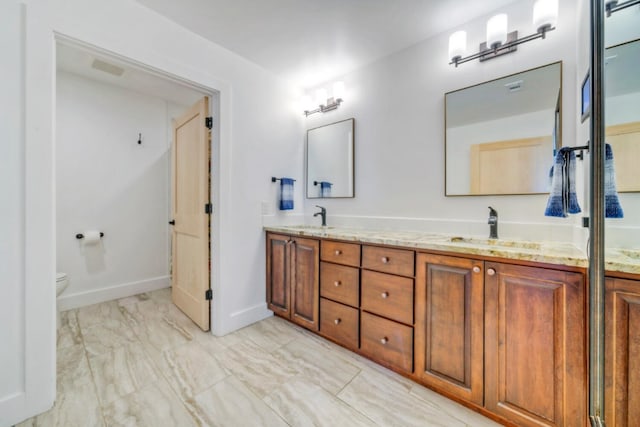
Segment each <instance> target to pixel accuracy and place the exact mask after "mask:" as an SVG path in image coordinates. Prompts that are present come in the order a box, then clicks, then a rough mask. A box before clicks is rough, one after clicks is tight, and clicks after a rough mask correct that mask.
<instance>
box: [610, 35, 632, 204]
mask: <svg viewBox="0 0 640 427" xmlns="http://www.w3.org/2000/svg"><path fill="white" fill-rule="evenodd" d="M604 56H605V72H604V93H605V96H606V98H605V108H604V111H605V139H606V142H608V143H609V144H610V145H611V150H612V152H613V157H614V159H615V171H616V184H617V188H618V192H640V178H639V175H638V165H637V163H638V159H640V75H638V69H640V40H635V41H632V42H628V43H624V44H621V45H618V46H613V47H609V48H607V49H605V55H604Z"/></svg>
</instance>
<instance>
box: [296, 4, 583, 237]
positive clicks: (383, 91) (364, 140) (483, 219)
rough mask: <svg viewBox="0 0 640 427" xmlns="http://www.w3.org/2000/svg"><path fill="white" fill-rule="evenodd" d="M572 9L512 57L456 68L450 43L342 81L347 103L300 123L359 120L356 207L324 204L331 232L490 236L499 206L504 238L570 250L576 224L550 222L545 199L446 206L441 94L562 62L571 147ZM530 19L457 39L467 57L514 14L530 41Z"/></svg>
mask: <svg viewBox="0 0 640 427" xmlns="http://www.w3.org/2000/svg"><path fill="white" fill-rule="evenodd" d="M576 3H577V2H576V1H562V2H560V11H559V22H558V25H557V30H555V31H553V32H551V33H549V34H548V35H547V38H546V39H545V40H536V41H533V42H531V43H526V44H524V45H520V46H518V51H517V52H516V53H514V54H510V55H506V56H504V57H500V58H497V59H493V60H490V61H487V62H482V63H480V62H478V61H472V62H469V63H465V64H462V65H460V66H459V67H458V68H455V67H453V66H452V65H449V64H448V60H447V50H448V38H449V35H450V33H446V34H440V35H438V36H436V37H434V38H431V39H428V40H426V41H424V42H422V43H419V44H417V45H415V46H413V47H410V48H408V49H406V50H404V51H401V52H398V53H396V54H393V55H391V56H388V57H386V58H383V59H381V60H379V61H377V62H375V63H372V64H370V65H368V66H366V67H364V68H362V69H360V70H357V71H355V72H353V73H351V74H348V75H346V76H344V78H343V80H344V81H345V84H346V88H347V93H346V95H345V102H344V103H343V104H342V105H341V106H340V108H339V109H337V110H335V111H332V112H329V113H326V114H324V115H319V114H314V115H312V116H309V117H308V118H307V119H306V120H305V123H304V125H305V127H307V128H313V127H316V126H319V125H322V124H325V123H331V122H335V121H338V120H342V119H344V118H348V117H355V118H356V131H355V135H356V141H355V144H356V149H355V152H356V155H355V159H356V188H357V191H356V198H355V199H343V200H325V201H323V203H324V205H326V207H327V208H328V222H329V225H341V224H342V225H356V224H357V225H359V226H377V227H389V228H390V227H393V228H399V227H401V228H412V229H425V230H430V231H442V232H451V233H466V234H475V235H488V233H489V229H488V226H487V217H488V213H489V212H488V209H487V206H493V207H495V208H496V209H497V210H498V212H499V216H500V234H501V237H505V238H530V239H536V240H540V239H543V240H564V241H572V240H573V232H574V229H575V226H576V225H577V223H578V222H579V217H572V218H569V219H558V218H548V217H545V216H544V209H545V207H546V203H547V197H546V196H545V195H529V196H474V197H448V198H447V197H444V94H445V93H446V92H449V91H452V90H455V89H459V88H463V87H468V86H471V85H474V84H477V83H480V82H483V81H487V80H491V79H495V78H499V77H502V76H505V75H509V74H513V73H516V72H520V71H524V70H527V69H530V68H534V67H538V66H540V65H544V64H549V63H552V62H556V61H559V60H562V61H563V64H562V67H563V74H562V75H563V81H562V84H563V89H562V90H563V142H564V144H565V145H575V144H576V142H577V141H576V125H575V117H576V114H575V112H576V103H575V99H576V98H575V92H576V78H575V76H576V71H575V66H576V54H575V50H576V15H575V7H576ZM532 10H533V1H530V0H524V1H520V2H516V3H513V4H510V5H508V6H506V7H504V8H501V9H500V10H498V11H488V13H487V15H486V16H484V17H482V18H480V19H477V20H474V21H472V22H469V23H467V24H465V25H464V26H462V27H461V28H454V29H452V30H451V32H453V31H455V30H457V29H465V30H466V31H467V33H468V37H469V39H468V43H467V45H468V46H469V51H470V53H471V49H473V48H474V47H476V46H478V44H479V43H480V42H481V41H483V39H484V34H485V25H486V21H487V19H488V18H489V17H490V16H492V15H493V14H494V13H495V12H506V13H508V14H509V22H510V24H509V27H510V29H517V30H518V31H519V34H520V35H527V34H529V33H532V32H533V31H534V29H533V28H532V25H531V14H532ZM313 204H314V201H307V203H306V206H307V208H308V209H307V211H306V212H305V214H311V213H312V212H314V210H313V209H314V208H313V207H312V205H313ZM307 221H309V222H311V223H316V222H317V218H312V217H307Z"/></svg>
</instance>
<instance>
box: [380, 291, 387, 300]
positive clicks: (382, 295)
mask: <svg viewBox="0 0 640 427" xmlns="http://www.w3.org/2000/svg"><path fill="white" fill-rule="evenodd" d="M380 296H381V297H382V298H383V299H386V298H389V292H383V293H381V294H380Z"/></svg>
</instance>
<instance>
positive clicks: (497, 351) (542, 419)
mask: <svg viewBox="0 0 640 427" xmlns="http://www.w3.org/2000/svg"><path fill="white" fill-rule="evenodd" d="M484 286H485V296H484V305H485V318H484V326H485V336H484V339H485V343H484V346H485V348H484V357H485V376H484V385H485V388H484V406H485V408H486V409H488V410H489V411H491V412H493V413H494V414H497V415H500V416H502V417H504V418H506V419H508V420H510V421H513V422H515V423H516V424H517V425H521V426H565V427H568V426H576V427H584V426H585V425H586V422H587V420H586V414H587V405H586V393H585V390H586V368H585V365H586V363H585V361H586V351H585V349H586V336H585V335H586V334H585V331H586V322H585V318H586V317H585V305H586V303H585V291H584V276H583V275H582V274H580V273H573V272H566V271H560V270H552V269H546V268H537V267H527V266H520V265H511V264H501V263H496V262H485V283H484Z"/></svg>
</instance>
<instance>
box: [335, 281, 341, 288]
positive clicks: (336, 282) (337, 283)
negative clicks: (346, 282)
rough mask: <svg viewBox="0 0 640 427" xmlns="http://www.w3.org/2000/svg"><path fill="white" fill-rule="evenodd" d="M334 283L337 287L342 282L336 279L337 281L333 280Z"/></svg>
mask: <svg viewBox="0 0 640 427" xmlns="http://www.w3.org/2000/svg"><path fill="white" fill-rule="evenodd" d="M333 285H334V286H335V287H336V288H337V287H338V286H340V285H342V282H340V281H339V280H336V281H335V282H333Z"/></svg>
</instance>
